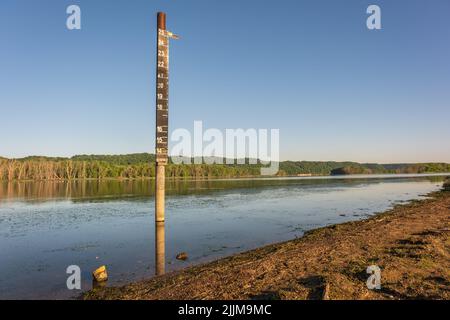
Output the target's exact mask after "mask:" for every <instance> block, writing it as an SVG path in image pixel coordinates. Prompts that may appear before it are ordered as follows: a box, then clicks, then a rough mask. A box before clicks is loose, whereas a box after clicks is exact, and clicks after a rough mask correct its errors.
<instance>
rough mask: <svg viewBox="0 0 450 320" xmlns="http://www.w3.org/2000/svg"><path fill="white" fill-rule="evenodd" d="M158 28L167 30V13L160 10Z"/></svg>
mask: <svg viewBox="0 0 450 320" xmlns="http://www.w3.org/2000/svg"><path fill="white" fill-rule="evenodd" d="M158 29H161V30H166V14H165V13H164V12H158Z"/></svg>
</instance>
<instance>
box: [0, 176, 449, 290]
mask: <svg viewBox="0 0 450 320" xmlns="http://www.w3.org/2000/svg"><path fill="white" fill-rule="evenodd" d="M442 181H443V176H442V175H432V176H425V175H371V176H351V177H317V178H269V179H238V180H236V179H229V180H207V181H193V180H178V181H168V186H167V201H166V223H165V240H166V241H165V265H166V271H171V270H175V269H180V268H184V267H186V266H189V265H192V264H198V263H200V262H205V261H210V260H213V259H216V258H219V257H223V256H227V255H231V254H234V253H237V252H242V251H246V250H249V249H253V248H256V247H259V246H262V245H266V244H270V243H274V242H279V241H284V240H289V239H294V238H296V237H301V236H302V235H303V233H304V232H305V231H307V230H311V229H314V228H318V227H322V226H326V225H331V224H336V223H342V222H346V221H352V220H360V219H364V218H367V217H369V216H371V215H374V214H376V213H378V212H382V211H385V210H386V209H388V208H391V207H392V206H393V205H395V204H398V203H404V202H407V201H409V200H412V199H420V198H423V197H424V195H425V194H427V193H429V192H431V191H434V190H438V189H439V188H440V187H441V185H442ZM153 184H154V182H153V181H151V180H136V181H75V182H70V183H68V182H20V183H18V182H17V183H0V299H11V298H19V299H65V298H71V297H76V296H78V295H79V294H80V291H77V290H75V291H73V290H72V291H71V290H68V289H67V286H66V280H67V277H68V276H69V275H68V274H66V269H67V267H68V266H69V265H77V266H79V267H80V268H81V275H82V290H89V289H90V288H91V287H92V276H91V272H92V271H93V270H94V269H96V268H97V267H99V266H101V265H107V268H108V274H109V278H110V280H109V281H108V285H118V284H125V283H126V282H128V281H132V280H139V279H142V278H148V277H151V276H153V275H154V273H155V226H154V200H153V196H154V186H153ZM179 252H186V253H187V254H188V256H189V259H188V260H187V261H184V262H183V261H178V260H176V258H175V257H176V255H177V253H179Z"/></svg>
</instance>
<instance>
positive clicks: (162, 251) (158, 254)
mask: <svg viewBox="0 0 450 320" xmlns="http://www.w3.org/2000/svg"><path fill="white" fill-rule="evenodd" d="M155 268H156V275H157V276H159V275H162V274H164V273H165V270H166V239H165V226H164V222H156V225H155Z"/></svg>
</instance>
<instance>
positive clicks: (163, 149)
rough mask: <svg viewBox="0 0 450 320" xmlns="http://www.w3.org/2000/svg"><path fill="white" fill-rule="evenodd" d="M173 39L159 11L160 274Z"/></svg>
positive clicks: (157, 231)
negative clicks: (170, 58)
mask: <svg viewBox="0 0 450 320" xmlns="http://www.w3.org/2000/svg"><path fill="white" fill-rule="evenodd" d="M169 39H178V37H177V36H176V35H174V34H173V33H172V32H170V31H167V29H166V14H165V13H163V12H158V19H157V44H156V53H157V55H156V57H157V58H156V142H155V145H156V170H155V173H156V179H155V236H156V237H155V247H156V248H155V249H156V254H155V256H156V274H157V275H160V274H164V272H165V239H164V221H165V216H164V208H165V168H166V165H167V162H168V140H169V138H168V132H169Z"/></svg>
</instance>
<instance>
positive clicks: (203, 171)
mask: <svg viewBox="0 0 450 320" xmlns="http://www.w3.org/2000/svg"><path fill="white" fill-rule="evenodd" d="M187 160H190V162H189V163H188V164H174V163H173V162H172V161H171V159H169V163H168V164H167V165H166V168H165V172H166V177H167V178H181V179H186V178H187V179H211V178H221V179H227V178H228V179H230V178H257V177H258V178H260V177H262V176H261V169H262V168H264V167H265V165H264V163H263V162H262V161H260V160H258V159H252V161H250V159H223V158H202V159H195V160H201V161H199V162H200V163H198V164H195V163H192V161H193V160H194V159H187ZM214 161H215V162H217V163H213V162H214ZM240 161H242V162H243V163H240ZM205 162H208V163H211V164H206V163H205ZM250 162H251V163H252V164H250ZM253 163H254V164H253ZM271 167H273V164H272V165H271ZM277 169H278V172H277V176H281V177H303V176H306V177H315V176H330V175H331V176H335V175H339V176H342V175H355V174H409V173H430V174H431V173H447V172H450V164H449V163H432V162H430V163H391V164H377V163H357V162H351V161H341V162H339V161H281V162H279V163H278V168H277ZM154 177H155V155H154V154H149V153H138V154H127V155H78V156H73V157H71V158H51V157H26V158H21V159H6V158H2V157H0V181H5V180H6V181H14V180H17V181H25V180H34V181H41V180H46V181H51V180H54V181H61V180H63V181H67V180H70V181H72V180H86V179H92V180H104V179H122V180H128V179H149V178H150V179H151V178H154Z"/></svg>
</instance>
